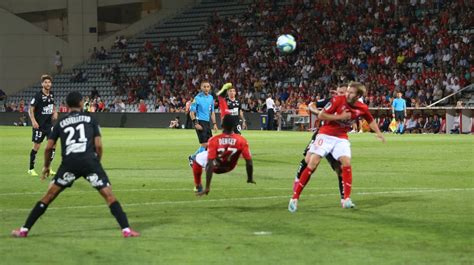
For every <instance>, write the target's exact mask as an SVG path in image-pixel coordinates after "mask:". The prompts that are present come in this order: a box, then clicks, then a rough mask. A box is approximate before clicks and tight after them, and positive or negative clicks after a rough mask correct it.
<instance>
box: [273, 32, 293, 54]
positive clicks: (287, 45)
mask: <svg viewBox="0 0 474 265" xmlns="http://www.w3.org/2000/svg"><path fill="white" fill-rule="evenodd" d="M276 44H277V48H278V50H280V52H282V53H290V52H293V51H294V50H295V49H296V41H295V38H294V37H293V36H291V35H290V34H284V35H281V36H280V37H278V40H277V43H276Z"/></svg>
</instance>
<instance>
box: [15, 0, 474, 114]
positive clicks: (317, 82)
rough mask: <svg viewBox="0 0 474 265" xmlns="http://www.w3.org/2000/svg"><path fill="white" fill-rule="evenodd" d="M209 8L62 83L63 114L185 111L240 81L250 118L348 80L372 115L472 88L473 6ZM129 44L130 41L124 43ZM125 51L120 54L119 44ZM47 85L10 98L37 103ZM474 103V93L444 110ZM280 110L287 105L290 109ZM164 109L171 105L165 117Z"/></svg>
mask: <svg viewBox="0 0 474 265" xmlns="http://www.w3.org/2000/svg"><path fill="white" fill-rule="evenodd" d="M369 2H370V1H347V4H346V1H331V4H323V2H322V1H308V0H295V1H203V2H202V3H201V4H199V5H197V6H195V7H194V8H192V9H191V10H188V11H184V12H183V13H181V14H179V15H177V16H176V17H174V18H173V19H170V20H167V21H163V22H161V23H159V24H157V25H155V26H153V27H151V28H149V29H147V30H146V31H144V32H142V33H140V34H137V35H136V36H133V37H131V38H129V39H126V41H125V40H124V41H123V43H118V44H117V45H114V47H112V48H111V49H107V50H106V49H98V50H97V51H96V52H94V53H93V54H92V55H91V59H90V60H88V61H86V62H84V63H83V64H80V65H77V66H75V67H74V69H69V70H66V71H64V72H63V73H62V74H57V75H55V76H54V88H53V91H54V93H55V95H56V98H57V103H58V106H59V104H60V103H61V102H62V101H63V99H64V97H65V96H66V94H67V93H68V92H69V91H72V90H79V91H81V92H82V93H83V94H85V95H89V96H90V95H91V91H92V90H93V88H96V89H97V93H95V95H93V96H94V97H95V98H96V99H95V102H94V99H91V101H90V106H92V110H91V111H94V110H95V109H97V108H98V106H95V105H98V104H99V100H98V99H97V95H99V97H100V100H102V101H103V103H104V104H105V108H104V109H105V110H109V111H114V110H115V109H117V107H116V106H115V105H116V104H115V103H116V101H117V100H121V101H123V102H124V103H125V109H124V111H126V112H138V102H139V100H140V99H144V100H145V104H146V106H147V110H148V111H149V112H150V111H154V112H163V111H165V112H175V111H177V112H182V111H184V107H185V103H186V101H188V100H190V96H192V95H194V94H195V93H196V91H197V88H198V86H199V81H200V80H202V79H209V80H210V81H211V82H212V84H213V85H214V86H215V88H218V87H220V86H221V85H222V84H223V83H224V82H229V81H231V82H233V83H234V85H235V86H236V87H237V89H238V90H239V91H240V93H239V96H240V98H241V100H242V102H244V104H243V106H242V107H243V109H244V110H245V111H251V112H260V111H263V110H264V106H263V103H262V102H263V101H262V99H264V98H265V95H266V93H268V92H272V93H273V94H274V95H276V98H277V99H278V100H279V101H280V102H281V108H282V110H293V109H296V108H297V102H298V100H299V99H303V100H304V101H307V102H309V101H311V100H317V99H322V98H326V97H328V96H329V94H330V90H331V89H333V88H334V87H335V86H336V85H337V84H338V83H341V82H343V81H346V80H347V79H348V78H351V79H356V80H359V81H362V82H364V83H366V84H367V86H368V88H369V90H368V95H367V97H366V98H365V101H366V103H367V104H368V105H369V106H370V107H387V106H390V103H391V99H393V96H394V93H395V92H396V91H402V92H403V93H404V97H405V98H406V99H408V100H407V102H408V103H409V104H410V106H413V107H423V106H427V105H429V104H431V103H432V102H435V101H437V100H439V99H441V98H443V97H444V96H447V95H449V94H451V93H452V92H456V91H458V90H459V89H461V88H462V87H465V86H467V85H469V84H471V83H473V82H472V80H473V75H474V65H473V62H472V60H473V58H472V46H471V43H472V38H473V36H474V19H472V14H473V12H472V10H473V8H472V3H470V2H469V1H453V2H451V1H450V2H443V1H422V3H420V1H409V2H406V1H401V2H403V4H399V5H395V4H393V3H392V2H391V1H387V2H384V1H376V3H375V4H368V3H369ZM283 33H289V34H293V35H294V36H296V38H297V43H298V48H297V50H296V51H295V52H294V53H292V54H290V55H281V54H278V51H276V49H275V47H274V46H275V45H274V42H275V40H276V37H277V36H278V35H279V34H283ZM123 38H125V37H123ZM119 44H120V45H119ZM39 88H40V86H39V85H35V86H33V87H30V88H27V89H25V90H23V91H21V92H19V93H18V94H16V95H13V96H10V97H9V98H8V103H7V105H8V104H10V103H14V104H16V105H18V104H19V102H20V101H21V100H22V99H23V100H29V99H30V98H31V97H32V96H33V94H34V93H35V91H37V90H38V89H39ZM459 100H461V101H463V102H464V104H465V105H466V106H473V105H474V97H473V90H472V89H466V90H465V91H464V92H463V93H462V94H461V95H459V96H456V97H453V98H452V99H449V100H446V101H445V102H442V104H444V105H455V104H456V102H457V101H459ZM280 102H279V103H280ZM158 106H160V107H159V108H158Z"/></svg>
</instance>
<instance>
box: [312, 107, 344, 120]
mask: <svg viewBox="0 0 474 265" xmlns="http://www.w3.org/2000/svg"><path fill="white" fill-rule="evenodd" d="M351 116H352V115H351V112H350V111H349V110H346V111H345V112H343V113H341V114H336V115H334V114H329V113H326V112H325V111H324V109H323V110H322V111H321V112H320V113H319V114H318V118H319V119H320V120H323V121H339V120H349V119H351Z"/></svg>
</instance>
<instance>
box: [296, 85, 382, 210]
mask: <svg viewBox="0 0 474 265" xmlns="http://www.w3.org/2000/svg"><path fill="white" fill-rule="evenodd" d="M365 91H366V89H365V86H364V85H363V84H361V83H358V82H351V83H349V85H348V87H347V92H346V95H345V96H335V97H333V98H332V99H331V101H330V102H329V103H327V104H326V106H325V107H324V109H323V110H322V111H321V112H320V113H319V115H318V117H319V119H321V120H324V121H325V123H324V125H323V126H322V127H321V128H320V129H319V133H318V135H317V136H316V139H315V141H314V143H313V144H312V145H311V147H310V149H309V150H308V153H309V160H308V162H307V164H308V165H307V166H306V168H305V169H304V170H303V172H302V173H301V176H300V179H299V182H298V184H297V186H296V188H295V190H294V192H293V196H292V198H291V199H290V202H289V204H288V210H289V211H290V212H296V210H297V209H298V200H299V198H300V195H301V192H302V191H303V189H304V187H305V186H306V184H307V183H308V181H309V179H310V177H311V174H313V172H314V171H316V169H317V167H318V165H319V163H320V162H321V159H322V158H323V157H325V156H327V155H328V154H331V155H332V156H333V157H334V159H336V160H338V161H339V162H341V171H342V181H343V186H344V200H343V201H342V207H343V208H353V207H354V206H355V205H354V204H353V203H352V200H351V198H350V196H351V189H352V167H351V148H350V143H349V140H348V136H347V132H349V131H350V130H351V126H352V123H353V121H354V120H355V119H357V118H358V117H363V118H364V119H366V120H367V122H368V123H369V126H370V128H371V129H372V130H373V131H375V133H376V134H377V138H379V139H380V140H382V142H385V138H384V136H383V134H382V133H381V132H380V130H379V127H378V126H377V123H376V122H375V120H374V118H373V117H372V115H371V114H370V112H369V108H368V107H367V105H365V104H364V103H362V102H360V101H358V99H359V98H360V97H361V96H363V95H364V94H365Z"/></svg>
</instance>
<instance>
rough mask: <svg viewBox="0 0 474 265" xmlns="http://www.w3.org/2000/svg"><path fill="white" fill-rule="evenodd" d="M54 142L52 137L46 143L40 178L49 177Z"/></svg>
mask: <svg viewBox="0 0 474 265" xmlns="http://www.w3.org/2000/svg"><path fill="white" fill-rule="evenodd" d="M55 145H56V142H55V141H54V140H53V139H49V140H48V143H47V144H46V149H45V150H44V166H43V172H42V173H41V180H45V179H46V178H47V177H49V172H50V169H51V154H52V153H53V149H54V146H55Z"/></svg>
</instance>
